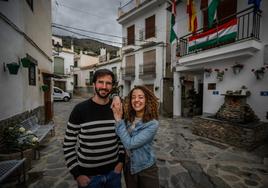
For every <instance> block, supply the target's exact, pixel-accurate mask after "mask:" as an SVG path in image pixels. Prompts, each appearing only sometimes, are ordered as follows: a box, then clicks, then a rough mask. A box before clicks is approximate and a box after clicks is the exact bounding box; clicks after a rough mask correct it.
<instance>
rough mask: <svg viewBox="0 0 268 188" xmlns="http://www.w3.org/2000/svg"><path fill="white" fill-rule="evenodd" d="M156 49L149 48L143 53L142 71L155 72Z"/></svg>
mask: <svg viewBox="0 0 268 188" xmlns="http://www.w3.org/2000/svg"><path fill="white" fill-rule="evenodd" d="M155 63H156V51H155V50H150V51H147V52H144V53H143V73H155Z"/></svg>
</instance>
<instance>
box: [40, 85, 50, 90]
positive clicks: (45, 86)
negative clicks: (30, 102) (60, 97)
mask: <svg viewBox="0 0 268 188" xmlns="http://www.w3.org/2000/svg"><path fill="white" fill-rule="evenodd" d="M41 88H42V91H44V92H47V91H48V90H49V87H48V85H46V84H44V85H42V86H41Z"/></svg>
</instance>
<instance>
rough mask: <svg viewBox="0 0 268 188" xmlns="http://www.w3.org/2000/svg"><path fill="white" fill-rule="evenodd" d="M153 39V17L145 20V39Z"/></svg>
mask: <svg viewBox="0 0 268 188" xmlns="http://www.w3.org/2000/svg"><path fill="white" fill-rule="evenodd" d="M151 37H155V15H153V16H151V17H149V18H146V19H145V39H148V38H151Z"/></svg>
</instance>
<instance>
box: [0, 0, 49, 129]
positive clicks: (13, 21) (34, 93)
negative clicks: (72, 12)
mask: <svg viewBox="0 0 268 188" xmlns="http://www.w3.org/2000/svg"><path fill="white" fill-rule="evenodd" d="M0 28H1V29H0V41H1V43H0V46H1V47H0V49H1V50H0V65H1V66H0V71H1V74H0V88H1V92H0V98H1V104H0V111H1V113H0V123H1V124H2V123H3V124H6V123H5V121H6V122H11V121H8V120H11V119H15V120H16V121H19V120H21V119H23V118H25V116H26V115H29V114H37V115H38V116H39V118H41V120H44V121H49V120H51V119H52V117H53V114H52V103H51V76H52V73H53V70H52V45H51V1H47V0H40V1H0ZM23 58H24V59H23ZM20 59H23V62H25V64H24V65H25V66H27V67H23V66H22V63H21V61H20ZM13 62H14V63H15V64H19V69H18V72H17V73H16V71H15V72H14V74H10V71H9V69H8V66H9V67H11V66H12V67H13V68H15V67H16V65H14V64H12V65H11V63H13ZM42 85H46V88H48V89H49V90H48V91H46V92H44V91H42V89H41V86H42ZM47 86H48V87H47Z"/></svg>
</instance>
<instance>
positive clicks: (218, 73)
mask: <svg viewBox="0 0 268 188" xmlns="http://www.w3.org/2000/svg"><path fill="white" fill-rule="evenodd" d="M215 71H216V72H217V76H216V78H217V79H218V80H219V81H222V80H223V75H224V71H220V69H215Z"/></svg>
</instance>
